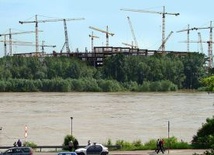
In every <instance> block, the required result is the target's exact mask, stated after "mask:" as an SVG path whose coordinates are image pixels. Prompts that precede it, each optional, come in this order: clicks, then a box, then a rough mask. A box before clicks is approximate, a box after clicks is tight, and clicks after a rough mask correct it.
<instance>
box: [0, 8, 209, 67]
mask: <svg viewBox="0 0 214 155" xmlns="http://www.w3.org/2000/svg"><path fill="white" fill-rule="evenodd" d="M120 11H128V12H137V13H149V14H158V15H161V19H162V23H161V25H162V26H161V28H162V30H161V31H162V34H161V35H162V38H161V43H160V47H159V48H158V49H155V50H154V49H153V50H152V49H141V48H140V47H139V46H138V41H137V39H136V36H135V31H134V28H133V25H132V21H131V18H130V17H129V16H127V21H128V25H129V28H130V32H131V34H132V40H133V41H132V42H131V43H125V42H122V44H123V46H111V45H109V39H110V37H113V36H114V33H112V32H109V26H106V29H100V28H97V27H93V26H89V27H88V28H89V29H90V30H91V34H89V35H88V37H89V38H90V44H91V48H90V50H88V49H85V50H84V51H79V50H78V49H77V50H75V51H73V50H70V45H69V37H68V36H69V35H68V28H67V22H69V21H79V20H85V18H59V19H47V20H39V19H38V16H37V15H35V19H34V20H26V21H18V22H19V24H22V25H24V24H33V25H34V28H35V29H34V30H33V31H23V32H12V31H11V29H9V32H8V33H2V34H0V37H2V38H3V40H1V42H3V44H4V56H22V57H32V56H35V57H60V56H67V57H76V58H79V59H80V60H82V61H87V62H88V63H89V64H91V65H93V66H95V67H97V66H102V65H103V60H104V59H105V58H107V57H109V56H112V55H115V54H118V53H122V54H124V55H127V56H131V55H132V56H133V55H135V56H150V55H154V54H156V53H159V54H168V53H173V54H176V55H186V54H187V53H189V52H190V49H189V44H190V43H198V44H200V47H201V51H203V46H202V44H204V43H205V44H207V45H208V58H209V61H208V67H209V68H213V53H212V44H213V41H212V29H213V26H212V21H210V25H209V26H205V27H190V26H189V25H188V28H186V29H182V30H179V31H177V32H176V33H181V32H185V33H186V35H187V40H186V41H184V43H186V45H187V49H186V51H167V50H165V46H166V43H167V41H168V40H169V39H170V37H171V35H172V34H173V33H174V32H173V31H170V33H169V34H168V35H167V36H166V35H165V34H166V33H165V25H166V21H165V19H166V17H167V16H168V15H171V16H179V15H180V14H179V13H169V12H166V11H165V7H164V6H163V10H162V11H148V10H135V9H120ZM48 22H50V23H54V22H63V26H64V30H63V31H64V44H63V45H62V48H61V50H60V51H56V50H55V49H54V48H55V47H56V45H54V44H53V45H49V44H45V41H42V43H41V44H40V41H39V34H40V33H42V32H43V31H42V30H40V29H39V24H40V23H41V24H42V23H48ZM202 29H205V30H208V31H209V40H208V41H202V39H201V34H200V32H198V40H196V41H192V40H190V37H189V35H190V32H191V31H198V30H202ZM94 32H98V33H102V34H104V35H105V39H106V40H105V45H102V46H94V39H97V38H99V36H97V35H95V34H94ZM24 34H33V35H35V42H29V41H15V40H13V38H12V36H14V35H24ZM14 45H15V46H26V47H27V46H33V47H35V52H28V51H25V52H22V53H14V52H13V46H14ZM40 48H41V49H40ZM45 48H53V49H52V53H46V52H45Z"/></svg>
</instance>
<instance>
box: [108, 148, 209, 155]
mask: <svg viewBox="0 0 214 155" xmlns="http://www.w3.org/2000/svg"><path fill="white" fill-rule="evenodd" d="M204 152H205V150H196V149H193V150H192V149H184V150H169V151H168V150H166V151H165V153H164V154H165V155H167V154H169V155H193V154H195V153H196V154H200V155H202V154H203V153H204ZM109 155H162V153H159V154H157V153H156V152H155V151H153V150H144V151H110V152H109Z"/></svg>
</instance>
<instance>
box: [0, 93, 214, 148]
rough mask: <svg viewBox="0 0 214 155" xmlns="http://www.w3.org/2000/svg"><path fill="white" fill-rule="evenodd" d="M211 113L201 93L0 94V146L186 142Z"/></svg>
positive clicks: (209, 97)
mask: <svg viewBox="0 0 214 155" xmlns="http://www.w3.org/2000/svg"><path fill="white" fill-rule="evenodd" d="M213 112H214V94H207V93H205V92H204V93H194V92H185V93H184V92H170V93H130V92H127V93H0V113H1V119H0V127H2V130H0V145H3V146H7V145H12V144H13V142H14V141H17V139H19V138H20V139H21V140H22V141H25V140H27V141H31V142H34V143H36V144H37V145H61V144H62V143H63V139H64V137H65V136H66V135H67V134H70V133H71V132H72V133H73V135H74V136H75V137H76V138H77V139H78V141H79V143H80V145H85V144H87V141H88V140H89V139H90V140H91V141H92V142H99V143H106V142H107V140H108V139H111V141H112V142H113V143H114V142H115V141H116V140H126V141H129V142H132V141H135V140H141V141H142V142H143V143H144V142H147V141H148V140H150V139H157V138H166V137H168V134H169V136H175V137H177V138H178V139H179V140H184V141H186V142H190V141H191V140H192V136H193V135H195V134H196V132H197V130H198V129H199V128H200V127H201V126H202V124H203V123H205V122H206V118H211V117H212V116H213ZM70 117H73V119H72V120H71V119H70ZM168 122H169V125H168ZM26 126H27V131H25V130H26V128H25V127H26ZM168 127H169V130H168ZM168 131H169V132H168ZM26 132H27V137H26V138H25V135H26V134H25V133H26Z"/></svg>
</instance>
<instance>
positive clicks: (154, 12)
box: [120, 6, 180, 52]
mask: <svg viewBox="0 0 214 155" xmlns="http://www.w3.org/2000/svg"><path fill="white" fill-rule="evenodd" d="M120 10H122V11H131V12H139V13H153V14H160V15H162V52H165V44H164V40H165V18H166V15H174V16H178V15H180V14H179V13H168V12H166V11H165V6H163V11H162V12H157V11H147V10H136V9H120Z"/></svg>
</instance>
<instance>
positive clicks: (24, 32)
mask: <svg viewBox="0 0 214 155" xmlns="http://www.w3.org/2000/svg"><path fill="white" fill-rule="evenodd" d="M38 32H42V31H38ZM29 33H35V31H23V32H13V33H12V32H11V29H9V33H4V34H0V37H1V36H4V40H5V43H4V50H5V54H6V53H7V44H6V36H9V46H10V51H9V55H12V35H18V34H29Z"/></svg>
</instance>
